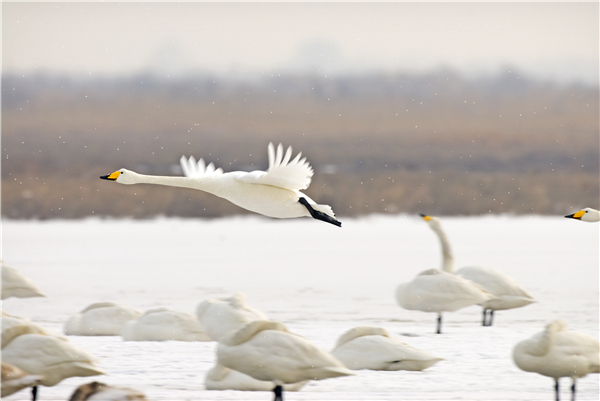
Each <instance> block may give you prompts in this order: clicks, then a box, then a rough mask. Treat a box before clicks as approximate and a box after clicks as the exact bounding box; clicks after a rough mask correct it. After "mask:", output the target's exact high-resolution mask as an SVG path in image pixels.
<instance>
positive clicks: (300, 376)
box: [217, 320, 354, 401]
mask: <svg viewBox="0 0 600 401" xmlns="http://www.w3.org/2000/svg"><path fill="white" fill-rule="evenodd" d="M217 359H218V362H219V363H220V364H221V365H223V366H225V367H226V368H229V369H233V370H237V371H239V372H242V373H245V374H247V375H249V376H251V377H253V378H255V379H257V380H264V381H271V382H273V383H274V384H275V388H274V389H273V392H274V393H275V400H276V401H281V400H283V394H282V393H283V388H282V386H283V385H284V384H288V383H298V382H301V381H305V380H322V379H328V378H333V377H339V376H349V375H354V372H352V371H351V370H349V369H348V368H346V367H345V366H344V365H343V364H342V363H341V362H340V361H338V360H337V358H335V357H334V356H332V355H331V354H329V353H327V352H325V351H323V350H321V349H320V348H317V347H316V346H315V345H313V343H311V342H310V341H308V340H306V339H305V338H303V337H300V336H298V335H296V334H292V333H290V332H289V331H287V328H286V327H285V326H284V325H283V324H282V323H279V322H271V321H267V320H256V321H254V322H250V323H247V324H246V325H245V326H243V327H242V328H241V329H239V330H238V331H235V332H231V333H229V334H228V335H226V336H225V337H223V338H221V339H220V340H219V345H218V346H217Z"/></svg>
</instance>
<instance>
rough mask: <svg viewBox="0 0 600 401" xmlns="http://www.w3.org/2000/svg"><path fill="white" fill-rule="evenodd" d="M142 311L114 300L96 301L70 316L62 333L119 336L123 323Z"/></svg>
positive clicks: (135, 317)
mask: <svg viewBox="0 0 600 401" xmlns="http://www.w3.org/2000/svg"><path fill="white" fill-rule="evenodd" d="M140 316H142V313H141V312H140V311H138V310H136V309H133V308H127V307H124V306H121V305H118V304H116V303H114V302H96V303H93V304H91V305H89V306H88V307H86V308H85V309H84V310H82V311H81V312H79V313H77V314H75V315H73V316H71V317H70V318H69V319H68V320H67V322H66V323H65V327H64V333H65V334H66V335H69V336H119V335H121V330H122V328H123V325H124V324H125V323H127V322H129V321H131V320H137V319H139V318H140Z"/></svg>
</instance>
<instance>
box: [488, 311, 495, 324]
mask: <svg viewBox="0 0 600 401" xmlns="http://www.w3.org/2000/svg"><path fill="white" fill-rule="evenodd" d="M493 323H494V310H493V309H492V310H490V321H489V322H488V324H487V325H488V326H491V325H492V324H493Z"/></svg>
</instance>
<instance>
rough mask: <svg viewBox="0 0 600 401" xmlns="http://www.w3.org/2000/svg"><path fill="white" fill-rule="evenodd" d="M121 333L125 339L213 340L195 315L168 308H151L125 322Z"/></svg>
mask: <svg viewBox="0 0 600 401" xmlns="http://www.w3.org/2000/svg"><path fill="white" fill-rule="evenodd" d="M121 335H122V337H123V340H125V341H169V340H171V341H211V339H210V338H209V337H208V336H207V335H206V333H205V332H204V330H203V329H202V326H201V325H200V323H199V322H198V319H196V317H195V316H194V315H192V314H191V313H186V312H178V311H174V310H171V309H168V308H156V309H150V310H149V311H147V312H146V313H144V314H143V315H142V317H141V318H140V319H139V320H132V321H129V322H127V323H125V324H124V325H123V330H122V332H121Z"/></svg>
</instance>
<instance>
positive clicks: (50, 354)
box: [2, 325, 105, 400]
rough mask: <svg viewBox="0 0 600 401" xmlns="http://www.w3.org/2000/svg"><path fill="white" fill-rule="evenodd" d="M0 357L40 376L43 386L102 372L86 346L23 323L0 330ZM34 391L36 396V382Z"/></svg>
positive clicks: (101, 373)
mask: <svg viewBox="0 0 600 401" xmlns="http://www.w3.org/2000/svg"><path fill="white" fill-rule="evenodd" d="M2 361H3V362H6V363H9V364H11V365H14V366H16V367H18V368H20V369H22V370H24V371H25V372H28V373H30V374H34V375H41V376H43V378H42V380H41V381H40V384H41V385H43V386H54V385H56V384H58V383H60V382H61V381H62V380H64V379H67V378H69V377H75V376H79V377H85V376H96V375H103V374H105V372H104V371H103V370H102V369H100V368H99V367H97V366H96V365H95V363H96V361H97V360H96V358H95V357H94V356H93V355H92V354H90V353H89V352H87V351H86V350H84V349H82V348H79V347H77V346H75V345H73V344H72V343H71V342H69V341H68V340H66V339H61V338H59V337H54V336H48V335H45V334H40V333H38V332H36V331H35V330H34V328H32V327H31V326H25V325H22V326H14V327H11V328H9V329H6V330H4V331H3V332H2ZM33 394H34V400H35V397H36V394H37V386H36V387H34V390H33Z"/></svg>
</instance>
